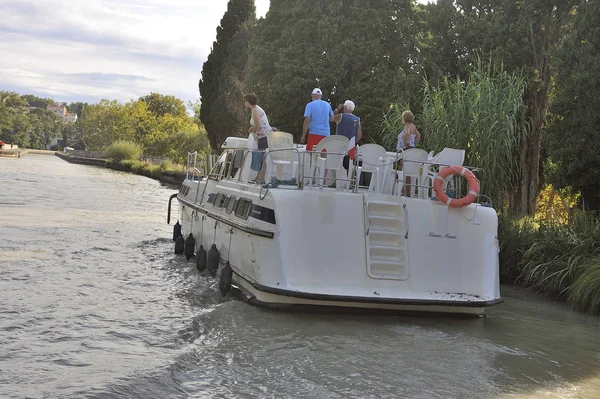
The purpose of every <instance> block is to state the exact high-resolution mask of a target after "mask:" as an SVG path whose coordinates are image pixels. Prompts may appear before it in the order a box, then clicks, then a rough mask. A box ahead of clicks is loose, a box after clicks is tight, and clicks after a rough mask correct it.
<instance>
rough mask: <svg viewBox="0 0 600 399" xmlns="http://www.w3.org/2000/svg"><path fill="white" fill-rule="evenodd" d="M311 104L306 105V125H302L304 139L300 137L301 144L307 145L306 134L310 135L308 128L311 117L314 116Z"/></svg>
mask: <svg viewBox="0 0 600 399" xmlns="http://www.w3.org/2000/svg"><path fill="white" fill-rule="evenodd" d="M311 104H312V103H308V104H306V107H304V124H303V125H302V137H300V143H302V144H304V143H306V134H307V133H308V126H309V125H310V115H311V114H312V112H311V110H312V108H311Z"/></svg>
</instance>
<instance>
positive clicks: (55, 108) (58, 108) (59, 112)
mask: <svg viewBox="0 0 600 399" xmlns="http://www.w3.org/2000/svg"><path fill="white" fill-rule="evenodd" d="M46 109H47V110H48V111H51V112H54V113H55V114H56V116H58V117H59V118H60V119H65V115H66V114H67V107H66V105H65V104H64V103H62V104H59V105H48V106H47V107H46Z"/></svg>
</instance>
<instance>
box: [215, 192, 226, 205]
mask: <svg viewBox="0 0 600 399" xmlns="http://www.w3.org/2000/svg"><path fill="white" fill-rule="evenodd" d="M224 201H225V194H223V193H219V194H217V196H216V198H215V203H214V204H213V206H214V207H217V208H223V202H224Z"/></svg>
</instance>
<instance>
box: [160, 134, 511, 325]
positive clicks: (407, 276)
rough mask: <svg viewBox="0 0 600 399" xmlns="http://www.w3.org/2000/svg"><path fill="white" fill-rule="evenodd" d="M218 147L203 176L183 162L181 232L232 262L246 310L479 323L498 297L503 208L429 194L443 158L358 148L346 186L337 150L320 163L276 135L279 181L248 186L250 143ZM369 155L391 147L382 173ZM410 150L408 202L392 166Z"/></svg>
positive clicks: (271, 165) (274, 166) (271, 161)
mask: <svg viewBox="0 0 600 399" xmlns="http://www.w3.org/2000/svg"><path fill="white" fill-rule="evenodd" d="M276 133H277V134H280V135H281V134H283V135H285V134H286V133H279V132H276ZM274 135H275V134H274ZM288 137H291V135H289V136H288ZM332 137H335V136H332ZM338 137H339V136H338ZM284 141H285V140H284ZM330 141H334V140H333V139H332V140H330ZM340 142H343V140H341V139H340ZM347 142H348V141H347V139H346V143H347ZM282 147H283V148H282ZM290 147H292V148H293V149H290ZM378 147H379V146H378ZM222 148H223V153H222V154H221V155H220V157H219V158H218V160H217V161H216V163H215V164H214V165H213V167H212V168H211V170H210V173H208V176H206V177H205V178H198V177H197V175H198V174H199V170H198V168H199V167H200V166H199V165H198V163H197V155H196V154H192V158H190V161H189V162H188V178H186V180H185V181H184V182H183V184H182V186H181V189H180V190H179V193H178V194H177V196H176V198H177V200H178V202H179V209H180V215H179V216H180V220H181V226H182V234H183V236H184V237H187V236H188V235H189V233H192V234H193V237H194V238H195V245H194V251H198V248H199V247H200V245H202V246H203V248H205V249H206V250H208V249H209V248H211V246H212V245H213V244H215V246H216V248H217V249H218V250H219V253H220V256H219V258H220V259H219V260H220V264H221V267H222V265H223V264H224V263H225V262H226V261H229V264H230V267H231V270H232V274H231V278H232V281H231V286H232V288H233V289H236V290H239V291H240V292H241V294H242V296H243V298H245V299H247V300H248V301H250V302H251V303H256V304H261V305H267V306H276V307H281V306H285V307H287V306H290V307H306V306H308V307H313V306H318V307H321V306H325V307H334V308H362V309H381V310H393V311H409V312H432V313H453V314H463V315H473V316H475V315H483V314H484V313H485V310H486V308H488V307H490V306H492V305H495V304H498V303H499V302H501V301H502V300H501V298H500V288H499V272H498V252H499V243H498V238H497V226H498V219H497V215H496V212H495V210H494V209H493V208H492V207H489V206H485V205H482V204H479V203H472V204H470V205H468V206H464V207H461V208H454V207H451V206H448V205H447V204H446V203H442V202H440V201H439V200H437V199H436V198H432V197H434V196H435V193H434V190H432V188H431V182H432V181H435V175H436V173H437V172H436V170H438V167H439V164H440V161H439V159H436V157H433V158H432V157H431V156H428V157H426V158H423V157H422V156H421V155H420V154H421V152H419V151H422V150H408V151H406V152H400V153H399V154H396V153H385V150H383V148H382V147H379V148H376V147H368V146H363V147H360V148H359V149H358V153H359V158H362V159H363V161H364V163H363V166H362V167H358V166H357V165H352V164H351V165H350V166H349V169H350V172H351V173H350V178H348V175H346V170H345V169H344V170H340V165H341V158H342V156H343V154H342V152H333V151H331V150H330V151H328V152H327V154H329V155H328V156H327V158H321V157H320V155H319V153H320V151H321V150H322V148H321V147H318V148H316V149H315V151H314V152H307V151H305V148H304V146H299V145H295V144H293V145H290V141H289V140H288V141H287V145H286V144H285V143H284V144H283V145H282V142H281V141H277V140H275V139H274V138H273V139H272V137H271V136H269V148H270V150H268V152H267V153H268V154H269V155H266V160H267V164H268V172H267V176H270V175H273V176H274V175H275V174H277V177H278V178H279V180H277V181H276V182H275V184H271V185H269V186H261V185H259V184H256V183H255V182H253V181H252V180H253V179H254V178H255V177H256V174H257V172H256V171H253V170H252V168H251V166H252V165H251V163H252V160H251V158H252V156H253V155H252V152H251V151H248V150H247V140H246V139H243V138H236V137H230V138H228V139H227V140H226V142H225V144H223V147H222ZM286 148H287V149H286ZM330 148H331V147H330ZM367 150H369V151H370V152H371V153H372V152H373V151H372V150H377V151H379V152H381V150H383V151H384V154H383V155H382V156H381V157H379V158H378V159H377V161H378V162H376V163H377V164H378V165H374V164H373V162H370V163H369V162H368V159H367V158H369V157H368V156H367V155H369V154H367V152H369V151H367ZM448 150H450V149H448ZM377 151H375V153H377ZM363 152H364V154H363ZM411 152H414V153H415V154H417V153H418V156H417V157H415V156H414V154H413V156H412V158H414V159H418V160H417V161H415V162H413V163H414V164H415V165H414V166H413V167H412V169H413V170H417V172H416V173H413V174H412V175H413V180H412V181H411V184H410V186H411V188H412V187H415V188H412V189H411V190H408V191H409V193H408V194H409V195H408V196H404V195H401V194H402V190H401V188H402V185H403V181H404V179H405V177H406V176H403V174H402V172H397V171H396V170H395V169H394V164H395V161H396V160H397V159H398V158H402V157H404V158H405V159H406V160H405V162H404V168H405V171H406V173H407V174H408V175H410V173H408V169H410V168H409V166H408V165H409V164H410V163H411ZM462 154H463V158H464V151H463V152H462ZM430 155H431V154H430ZM369 156H370V157H371V158H370V159H372V154H370V155H369ZM318 158H320V159H319V160H318ZM438 158H439V157H438ZM461 162H462V161H461ZM317 166H318V167H317ZM443 166H444V164H441V167H443ZM324 168H327V169H328V170H329V171H328V173H329V174H328V175H326V176H327V178H326V179H321V178H320V177H321V176H323V174H322V173H321V171H322V170H323V169H324ZM255 169H256V167H255ZM369 169H370V170H375V171H376V172H375V173H374V174H373V176H372V178H371V180H372V182H371V183H370V186H369V187H362V186H359V185H358V179H357V178H356V175H358V174H364V172H365V171H366V170H369ZM461 169H462V167H461ZM333 171H335V175H336V176H333V173H332V172H333ZM359 172H362V173H359ZM398 176H399V177H398ZM396 177H398V178H396ZM457 180H461V179H457ZM278 183H279V184H278ZM447 183H448V179H446V184H447ZM330 186H335V187H330ZM169 205H170V204H169ZM169 208H170V206H169Z"/></svg>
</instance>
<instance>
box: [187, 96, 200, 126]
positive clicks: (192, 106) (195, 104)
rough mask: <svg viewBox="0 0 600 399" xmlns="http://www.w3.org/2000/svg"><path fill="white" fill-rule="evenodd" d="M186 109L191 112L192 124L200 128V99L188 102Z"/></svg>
mask: <svg viewBox="0 0 600 399" xmlns="http://www.w3.org/2000/svg"><path fill="white" fill-rule="evenodd" d="M187 107H188V109H189V110H190V111H192V114H194V122H196V125H198V126H201V125H202V121H201V120H200V108H201V107H202V103H201V102H200V99H199V98H197V99H196V101H188V103H187Z"/></svg>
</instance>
